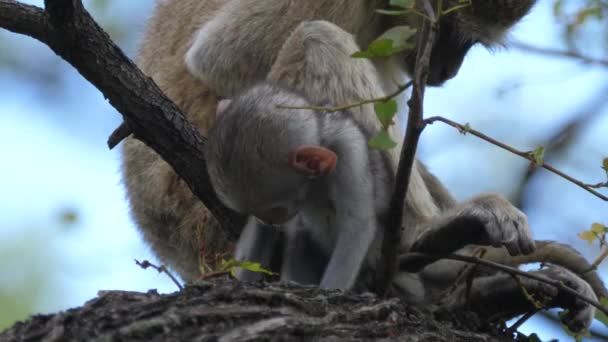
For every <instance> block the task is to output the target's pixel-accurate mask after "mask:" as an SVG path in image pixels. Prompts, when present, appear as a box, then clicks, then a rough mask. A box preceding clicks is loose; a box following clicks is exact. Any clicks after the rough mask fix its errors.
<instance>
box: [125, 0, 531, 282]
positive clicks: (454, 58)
mask: <svg viewBox="0 0 608 342" xmlns="http://www.w3.org/2000/svg"><path fill="white" fill-rule="evenodd" d="M443 2H444V5H445V8H448V7H450V6H452V5H455V4H457V3H459V2H458V1H456V0H451V1H448V0H446V1H443ZM534 3H535V0H473V1H472V3H471V6H468V7H466V8H463V9H461V10H458V11H454V12H452V13H451V14H449V15H447V16H444V17H443V18H442V22H441V25H440V27H441V28H440V32H439V35H438V38H437V41H436V42H435V48H434V49H433V51H434V52H433V55H432V57H431V68H430V75H429V79H428V83H429V84H430V85H439V84H441V83H442V82H444V81H445V80H447V79H449V78H451V77H453V76H454V75H456V73H457V71H458V69H459V67H460V65H461V63H462V61H463V58H464V56H465V55H466V53H467V52H468V50H469V48H470V47H471V46H472V45H474V44H475V43H478V42H479V43H482V44H484V45H491V44H493V43H497V42H500V38H501V37H502V35H503V33H504V32H505V31H506V30H507V29H508V28H509V27H511V26H512V25H513V24H515V23H516V22H517V21H518V20H519V19H521V18H522V17H523V16H524V15H525V14H526V13H527V12H528V11H529V10H530V8H531V7H532V5H533V4H534ZM387 6H388V1H387V0H315V1H295V0H284V1H278V0H238V1H237V0H233V1H228V2H227V1H222V0H166V1H159V2H158V3H157V7H156V10H155V12H154V14H153V16H152V18H151V19H150V21H149V23H148V27H147V31H146V34H145V36H144V38H143V43H142V47H141V49H140V53H139V56H138V64H139V66H140V67H141V68H142V70H143V71H144V72H145V73H146V74H148V75H149V76H151V77H152V78H153V79H154V81H155V82H156V83H157V84H158V85H159V86H160V88H161V89H162V90H163V91H164V92H165V93H166V94H167V95H168V96H169V97H170V98H171V99H172V100H173V101H175V102H176V103H177V105H178V106H179V107H180V108H181V109H182V111H183V112H184V113H185V114H186V116H187V118H188V119H189V120H190V122H192V123H193V124H194V125H195V126H196V127H198V128H199V129H200V130H201V133H202V134H206V132H207V130H208V129H209V127H210V125H211V124H212V121H213V117H214V115H213V113H215V106H216V103H217V95H218V94H219V95H222V96H225V95H227V94H230V93H232V92H233V91H236V90H238V89H239V88H240V87H244V86H247V85H249V84H251V83H252V82H255V81H256V80H258V79H263V78H264V77H265V76H266V74H267V72H268V71H269V69H270V67H271V65H272V63H273V61H274V59H275V57H276V55H277V53H278V51H279V49H280V47H281V46H282V45H283V42H284V41H285V40H286V39H287V37H288V36H289V34H290V33H291V31H292V30H293V29H295V27H296V26H297V25H298V24H299V23H300V22H302V21H305V20H313V19H323V20H327V21H330V22H333V23H335V24H336V25H338V26H340V27H341V28H343V29H344V30H346V31H348V32H351V33H353V34H354V35H355V36H356V38H357V43H358V45H359V46H367V45H369V43H370V42H371V41H372V40H373V39H374V38H376V37H377V36H379V35H380V34H381V33H382V32H384V31H385V30H387V29H388V28H390V27H393V26H395V25H397V24H409V25H412V26H416V25H417V23H418V21H419V20H420V17H418V16H415V15H412V16H402V17H390V16H382V15H379V14H377V13H376V11H375V10H376V9H379V8H386V7H387ZM222 16H223V17H224V18H225V20H226V21H225V22H224V23H227V24H230V25H229V26H231V27H234V28H235V29H238V31H226V32H225V34H222V36H221V37H220V36H215V37H207V38H211V39H212V40H214V41H215V42H216V44H219V46H221V47H222V49H217V50H221V51H222V54H221V56H220V55H215V56H206V57H205V58H195V60H197V61H200V62H205V61H209V62H213V63H217V62H218V60H210V58H217V59H220V58H221V59H222V63H218V65H221V67H220V68H218V69H216V71H217V73H215V76H216V77H214V78H212V79H209V81H210V82H211V83H212V84H213V86H211V87H210V86H208V85H207V84H205V83H204V82H202V81H200V80H198V79H197V78H196V77H195V76H194V75H193V74H191V73H190V72H189V70H188V68H187V66H186V63H185V56H186V54H187V52H188V50H189V49H190V48H191V46H192V43H193V40H194V39H195V37H196V33H197V31H198V30H199V28H200V27H201V26H202V25H203V24H205V23H206V22H209V21H210V20H212V19H217V18H220V17H222ZM217 22H219V23H220V24H221V23H222V21H217V20H216V23H217ZM227 37H231V38H233V39H225V38H227ZM198 38H199V39H198V41H199V42H201V40H200V38H201V37H198ZM203 38H205V37H203ZM203 41H204V40H203ZM195 44H196V43H195ZM198 51H199V52H202V53H203V54H204V52H205V51H204V50H198ZM412 51H413V50H412ZM412 51H409V52H404V53H402V54H401V55H398V56H395V57H392V58H388V59H384V60H379V61H376V65H377V67H378V69H379V70H380V71H381V73H382V74H383V75H382V76H383V77H382V80H383V82H384V84H385V88H386V89H385V90H386V91H390V90H392V89H390V87H391V86H392V85H393V80H395V79H398V77H399V75H396V74H395V72H397V71H400V70H401V71H403V70H404V71H406V72H411V71H412V70H413V66H414V54H413V53H412ZM195 57H204V56H201V55H200V54H198V55H195ZM190 64H192V61H191V62H190ZM220 85H223V87H221V86H220ZM216 87H217V88H218V89H216ZM219 88H223V89H219ZM216 90H219V92H218V91H216ZM123 173H124V182H125V185H126V187H127V193H128V198H129V201H130V204H131V209H132V213H133V217H134V219H135V221H136V223H137V225H138V226H139V227H140V230H141V231H142V233H143V236H144V239H145V240H146V242H147V243H148V244H150V246H151V247H152V250H153V251H154V253H155V254H156V255H157V256H158V257H159V259H160V260H161V261H162V262H163V263H165V264H167V265H168V266H170V267H171V268H172V269H174V270H176V271H177V273H179V275H180V276H181V277H182V278H183V279H184V280H185V281H191V280H194V279H196V278H197V277H198V276H199V275H200V265H201V264H210V265H211V266H212V265H213V261H214V258H215V257H216V256H217V255H219V254H222V253H226V252H230V250H231V246H232V244H233V243H234V241H231V240H230V239H228V237H227V236H226V234H225V233H224V232H223V231H222V228H221V227H220V226H219V225H218V224H217V222H216V221H215V220H214V219H213V217H212V216H211V214H210V213H209V212H208V210H207V209H206V208H205V207H204V206H203V205H202V203H201V202H200V201H199V200H198V198H196V196H194V195H193V194H192V192H191V191H190V189H189V188H188V186H187V185H186V184H185V182H183V181H182V180H181V179H180V178H179V176H177V175H176V174H175V173H174V171H173V169H172V168H171V166H169V165H168V164H167V163H166V162H164V161H163V160H162V159H161V158H160V156H158V155H157V154H156V153H155V152H154V151H152V150H151V149H150V148H148V147H147V146H145V145H144V144H143V143H141V142H140V141H137V140H135V139H133V138H130V139H127V141H125V145H124V149H123ZM439 196H440V195H439Z"/></svg>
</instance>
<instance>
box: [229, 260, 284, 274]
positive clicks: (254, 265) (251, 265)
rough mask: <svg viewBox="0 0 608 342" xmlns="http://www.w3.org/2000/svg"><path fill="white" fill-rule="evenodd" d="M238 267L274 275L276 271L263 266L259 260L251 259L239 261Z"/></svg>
mask: <svg viewBox="0 0 608 342" xmlns="http://www.w3.org/2000/svg"><path fill="white" fill-rule="evenodd" d="M236 267H239V268H242V269H244V270H248V271H251V272H257V273H264V274H268V275H274V274H276V273H274V272H271V271H269V270H267V269H265V268H263V267H262V264H260V263H259V262H251V261H237V262H236Z"/></svg>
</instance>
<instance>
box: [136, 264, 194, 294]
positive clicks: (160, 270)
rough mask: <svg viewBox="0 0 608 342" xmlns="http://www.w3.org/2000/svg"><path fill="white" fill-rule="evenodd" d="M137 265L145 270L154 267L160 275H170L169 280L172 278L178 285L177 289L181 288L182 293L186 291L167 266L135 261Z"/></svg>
mask: <svg viewBox="0 0 608 342" xmlns="http://www.w3.org/2000/svg"><path fill="white" fill-rule="evenodd" d="M135 264H137V266H139V267H141V268H143V269H144V270H145V269H148V267H152V268H153V269H155V270H156V271H158V273H164V274H166V275H168V276H169V278H171V280H172V281H173V282H174V283H175V285H177V287H178V288H179V290H180V291H181V290H183V289H184V287H183V286H182V284H180V283H179V281H178V280H177V278H175V277H174V276H173V274H171V272H170V271H169V270H168V269H167V267H166V266H165V265H161V266H156V265H154V264H153V263H151V262H149V261H148V260H144V261H142V262H140V261H139V260H137V259H135Z"/></svg>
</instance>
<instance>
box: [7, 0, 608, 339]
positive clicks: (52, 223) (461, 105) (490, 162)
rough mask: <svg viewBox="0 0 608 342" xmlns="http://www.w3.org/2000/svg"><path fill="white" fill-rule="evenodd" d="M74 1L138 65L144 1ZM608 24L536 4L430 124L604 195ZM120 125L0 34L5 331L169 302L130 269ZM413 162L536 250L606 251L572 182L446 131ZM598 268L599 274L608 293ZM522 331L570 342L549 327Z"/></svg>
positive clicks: (595, 12)
mask: <svg viewBox="0 0 608 342" xmlns="http://www.w3.org/2000/svg"><path fill="white" fill-rule="evenodd" d="M23 2H26V3H30V4H34V5H38V6H42V1H41V0H40V1H23ZM84 3H85V6H86V7H87V9H88V10H89V11H90V12H91V13H92V15H93V17H94V18H95V19H96V20H98V22H99V23H100V24H101V26H102V27H104V29H105V30H106V31H108V33H109V34H110V35H111V36H112V38H113V39H114V40H115V41H116V42H117V43H118V44H119V45H120V46H121V47H122V48H123V50H124V51H125V52H126V53H127V54H128V55H129V56H132V57H133V56H135V53H136V51H137V42H138V39H139V38H140V37H141V35H142V33H143V30H144V25H145V20H146V18H147V17H148V16H149V14H150V12H151V10H152V8H153V1H150V0H146V1H144V0H133V1H112V0H90V1H84ZM606 16H608V2H607V1H605V0H584V1H583V0H562V1H556V0H539V3H538V5H537V6H536V7H535V8H534V10H533V12H532V13H531V14H530V15H529V16H528V17H527V18H526V19H525V21H524V22H523V23H521V24H520V25H518V26H517V28H516V29H515V30H514V32H513V34H512V35H511V36H510V39H509V42H510V44H508V45H509V46H510V47H509V48H506V49H503V48H499V49H496V50H493V51H487V50H486V49H484V48H483V47H476V48H474V49H473V50H472V51H471V53H469V55H468V57H467V58H466V60H465V63H464V65H463V67H462V69H461V71H460V73H459V75H458V77H456V78H455V79H454V80H451V81H449V82H448V83H447V84H446V85H445V86H444V87H442V88H436V89H429V90H428V93H427V94H428V95H427V97H426V107H425V111H426V115H427V116H431V115H442V116H446V117H448V118H450V119H453V120H455V121H458V122H460V123H463V124H464V123H469V124H470V125H471V127H472V128H475V129H477V130H481V131H482V132H484V133H486V134H488V135H490V136H492V137H494V138H496V139H498V140H500V141H502V142H505V143H507V144H509V145H511V146H514V147H516V148H518V149H520V150H523V151H527V150H534V149H536V148H537V147H538V146H544V147H545V148H546V153H545V161H546V162H547V163H549V164H552V165H554V166H556V167H557V168H559V169H560V170H562V171H565V172H566V173H568V174H570V175H572V176H574V177H576V178H578V179H580V180H582V181H584V182H586V183H598V182H605V181H606V177H607V176H606V172H605V171H604V170H602V169H601V165H602V159H603V158H606V157H608V18H607V17H606ZM528 45H530V46H534V47H541V48H546V49H551V50H557V51H574V52H576V53H577V54H580V55H583V56H586V57H588V58H587V59H586V61H585V60H583V59H581V58H577V57H572V56H570V57H568V56H562V55H561V54H560V53H556V52H551V51H550V53H546V52H539V51H530V49H529V48H527V46H528ZM120 122H121V117H120V115H119V114H118V113H117V112H116V111H115V110H114V109H113V108H112V107H111V106H110V105H109V104H108V102H107V101H106V100H105V99H104V98H103V96H102V95H101V93H100V92H99V91H98V90H96V89H95V88H94V87H93V86H91V85H90V84H89V83H88V82H87V81H86V80H84V79H83V78H82V77H81V76H80V75H79V74H78V73H77V72H76V71H75V70H74V69H73V68H72V67H71V66H69V65H68V64H66V63H65V62H64V61H63V60H61V59H60V58H58V57H57V56H56V55H55V54H54V53H53V52H52V51H51V50H50V49H49V48H48V47H46V46H45V45H43V44H41V43H39V42H37V41H35V40H33V39H31V38H29V37H25V36H21V35H17V34H13V33H10V32H7V31H4V30H0V158H1V159H0V160H1V162H0V175H1V177H0V331H1V330H3V329H5V328H6V327H8V326H10V325H12V324H13V323H14V322H15V321H16V320H21V319H24V318H26V317H27V316H28V315H30V314H34V313H51V312H56V311H58V310H65V309H68V308H70V307H74V306H79V305H82V304H83V303H84V302H85V301H87V300H89V299H91V298H93V297H95V295H96V293H97V291H98V290H106V289H120V290H136V291H146V290H148V289H151V288H156V289H158V290H159V291H160V292H164V293H166V292H172V291H175V290H177V288H176V286H175V285H174V284H173V283H171V282H170V280H169V279H168V278H167V277H166V276H163V275H159V274H157V273H156V272H155V271H152V270H142V269H140V268H139V267H137V266H136V265H135V263H134V261H133V260H134V259H138V260H144V259H148V260H150V261H153V262H155V261H157V260H156V259H155V258H154V256H152V255H151V253H150V251H149V249H148V248H147V247H146V246H145V245H144V244H143V242H142V240H141V238H140V236H139V233H138V231H137V230H136V228H135V226H134V225H133V223H132V222H131V220H130V218H129V213H128V207H127V204H126V202H125V196H124V191H123V188H122V185H121V179H120V178H121V177H120V172H119V167H120V165H119V153H118V151H117V150H115V151H109V150H108V149H107V147H106V140H107V137H108V135H109V134H110V133H111V132H112V131H113V129H114V128H115V127H117V126H118V125H119V124H120ZM418 156H419V158H421V159H422V160H423V161H424V162H425V163H426V164H427V165H428V166H429V168H430V169H431V171H432V172H434V173H435V174H437V175H438V176H439V178H440V179H441V180H443V181H444V183H445V184H446V185H447V186H448V188H450V189H451V190H452V191H453V192H454V194H455V195H456V196H457V197H458V198H459V199H461V200H464V199H467V198H469V197H471V196H473V195H475V194H477V193H479V192H484V191H486V192H487V191H493V192H499V193H502V194H504V195H505V196H507V197H508V198H509V199H510V200H512V201H513V202H514V203H516V204H517V205H518V206H519V207H521V208H522V209H523V210H524V211H525V212H526V213H527V215H528V217H529V220H530V224H531V227H532V229H533V231H534V234H535V237H536V238H537V239H553V240H558V241H561V242H564V243H568V244H571V245H573V246H574V247H576V248H577V249H579V250H580V251H582V252H583V254H584V255H585V256H586V257H587V258H588V259H590V260H594V259H595V258H597V257H598V255H599V254H600V247H599V245H598V244H594V245H590V244H588V243H587V242H585V241H583V240H581V239H580V238H579V237H578V234H579V233H581V232H582V231H584V230H587V229H589V228H590V226H591V225H592V223H595V222H597V223H601V224H605V225H608V211H607V209H608V204H607V203H606V202H603V201H602V200H600V199H599V198H597V197H594V196H593V195H592V194H590V193H588V192H586V191H584V190H582V189H580V188H578V187H577V186H575V185H574V184H572V183H569V182H567V181H565V180H564V179H562V178H559V177H557V176H556V175H554V174H551V173H549V172H547V171H545V170H543V169H539V170H530V169H529V163H528V162H527V161H526V160H523V159H522V158H520V157H517V156H514V155H511V154H509V153H507V152H505V151H503V150H500V149H498V148H497V147H495V146H492V145H490V144H488V143H485V142H483V141H481V140H479V139H477V138H475V137H473V136H471V135H462V134H459V133H458V131H457V130H455V129H454V128H451V127H448V126H445V125H443V124H441V123H436V124H434V125H432V126H430V127H428V128H427V130H425V132H424V134H423V136H422V140H421V146H420V149H419V152H418ZM600 191H601V192H603V193H604V194H606V193H608V191H606V189H603V190H600ZM606 264H607V262H604V264H603V265H601V266H600V272H601V274H602V276H603V277H604V279H605V280H608V268H607V267H608V266H606ZM520 330H521V331H523V332H525V333H532V332H536V333H537V334H538V335H539V336H540V337H541V338H542V339H543V340H548V339H550V338H559V339H561V340H569V339H570V338H569V337H567V336H566V335H565V334H564V332H563V331H562V330H561V328H560V327H559V325H558V324H556V323H555V322H554V321H552V320H551V319H550V318H547V316H546V315H540V314H539V315H536V316H535V317H534V318H533V319H532V320H530V321H529V322H528V323H526V324H525V325H524V326H523V328H522V329H520ZM593 331H594V333H596V334H598V335H597V336H596V338H594V339H593V340H598V341H599V340H602V339H603V338H602V337H600V336H601V335H603V336H604V338H606V337H605V336H608V329H606V328H605V327H603V326H602V324H601V323H599V322H596V324H594V326H593Z"/></svg>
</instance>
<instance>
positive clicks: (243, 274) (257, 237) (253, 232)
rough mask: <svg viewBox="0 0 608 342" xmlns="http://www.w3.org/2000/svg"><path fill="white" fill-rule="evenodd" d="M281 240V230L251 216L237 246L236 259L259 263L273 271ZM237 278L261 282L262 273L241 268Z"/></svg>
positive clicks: (237, 272)
mask: <svg viewBox="0 0 608 342" xmlns="http://www.w3.org/2000/svg"><path fill="white" fill-rule="evenodd" d="M280 239H281V232H280V231H279V230H277V229H276V228H274V227H271V226H267V225H264V224H262V223H260V222H258V221H257V220H256V219H255V218H254V217H253V216H250V217H249V221H248V222H247V224H246V225H245V228H244V229H243V232H242V233H241V236H240V237H239V241H238V243H237V244H236V247H235V250H234V258H235V259H236V260H239V261H251V262H257V263H260V264H261V266H262V267H263V268H264V269H267V270H272V266H273V265H272V261H273V257H277V255H276V254H277V253H278V251H277V249H278V248H277V243H278V242H279V240H280ZM236 277H237V279H239V280H241V281H249V282H253V281H258V280H261V279H262V273H259V272H252V271H248V270H244V269H240V268H239V269H238V270H237V271H236Z"/></svg>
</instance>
